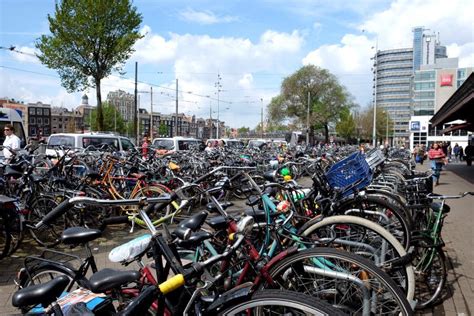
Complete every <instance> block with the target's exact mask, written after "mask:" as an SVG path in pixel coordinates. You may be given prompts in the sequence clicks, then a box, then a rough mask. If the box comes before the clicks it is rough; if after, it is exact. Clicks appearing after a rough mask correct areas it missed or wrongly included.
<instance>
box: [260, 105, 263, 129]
mask: <svg viewBox="0 0 474 316" xmlns="http://www.w3.org/2000/svg"><path fill="white" fill-rule="evenodd" d="M260 101H261V102H262V113H261V126H260V127H261V128H262V130H261V132H260V136H261V138H263V98H261V99H260Z"/></svg>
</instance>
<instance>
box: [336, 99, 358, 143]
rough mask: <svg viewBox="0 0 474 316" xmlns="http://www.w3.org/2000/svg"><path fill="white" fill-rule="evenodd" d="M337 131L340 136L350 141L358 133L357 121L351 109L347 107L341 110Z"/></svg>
mask: <svg viewBox="0 0 474 316" xmlns="http://www.w3.org/2000/svg"><path fill="white" fill-rule="evenodd" d="M336 132H337V134H338V135H339V136H341V137H344V138H345V139H346V140H347V141H349V140H350V139H351V138H352V137H353V136H354V135H355V134H356V122H355V120H354V117H353V116H352V113H351V110H350V109H349V108H348V107H345V108H343V109H342V110H341V113H340V120H339V122H337V124H336Z"/></svg>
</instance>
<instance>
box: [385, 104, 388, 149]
mask: <svg viewBox="0 0 474 316" xmlns="http://www.w3.org/2000/svg"><path fill="white" fill-rule="evenodd" d="M385 119H386V120H387V126H386V127H385V141H386V142H387V145H388V112H385Z"/></svg>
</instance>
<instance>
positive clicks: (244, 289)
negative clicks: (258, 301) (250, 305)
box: [206, 282, 253, 315]
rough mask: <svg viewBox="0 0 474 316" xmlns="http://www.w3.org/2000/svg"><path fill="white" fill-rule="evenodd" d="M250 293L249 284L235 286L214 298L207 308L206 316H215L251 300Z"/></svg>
mask: <svg viewBox="0 0 474 316" xmlns="http://www.w3.org/2000/svg"><path fill="white" fill-rule="evenodd" d="M252 293H253V291H252V283H251V282H247V283H244V284H242V285H240V286H237V287H235V288H233V289H232V290H229V291H227V292H225V293H224V294H222V295H220V296H219V297H218V298H216V300H215V301H214V302H213V303H212V304H211V305H210V306H209V307H208V308H207V310H206V314H207V315H217V313H218V312H219V311H221V310H223V309H226V308H227V307H229V306H232V305H234V304H238V303H241V302H246V301H248V300H249V299H250V298H251V296H252Z"/></svg>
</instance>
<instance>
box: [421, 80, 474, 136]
mask: <svg viewBox="0 0 474 316" xmlns="http://www.w3.org/2000/svg"><path fill="white" fill-rule="evenodd" d="M455 120H464V121H466V123H470V125H469V126H468V127H467V128H469V129H470V130H473V128H474V73H471V75H470V76H469V77H468V78H467V79H466V81H464V83H463V84H462V85H461V86H460V87H459V88H458V89H457V90H456V92H454V94H453V95H452V96H451V97H450V98H449V99H448V101H446V103H445V104H444V105H443V106H442V107H441V109H440V110H439V111H438V112H436V114H435V115H434V116H433V117H432V118H431V120H430V122H431V124H432V125H433V126H439V125H441V124H445V123H448V122H451V121H455Z"/></svg>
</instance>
